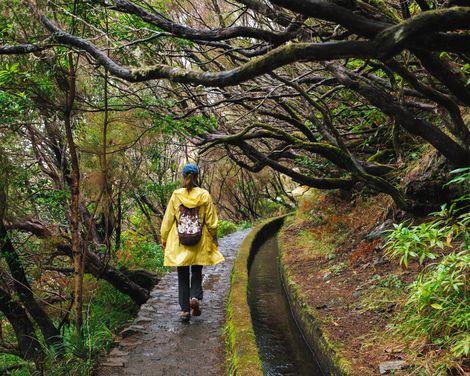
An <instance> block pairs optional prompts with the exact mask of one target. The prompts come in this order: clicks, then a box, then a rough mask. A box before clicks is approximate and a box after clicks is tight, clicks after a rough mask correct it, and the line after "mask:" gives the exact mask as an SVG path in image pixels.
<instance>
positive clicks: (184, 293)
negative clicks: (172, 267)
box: [176, 265, 202, 312]
mask: <svg viewBox="0 0 470 376" xmlns="http://www.w3.org/2000/svg"><path fill="white" fill-rule="evenodd" d="M176 269H177V270H178V300H179V303H180V307H181V310H182V311H183V312H189V299H190V297H191V298H197V299H199V300H202V265H191V285H190V284H189V266H178V267H177V268H176Z"/></svg>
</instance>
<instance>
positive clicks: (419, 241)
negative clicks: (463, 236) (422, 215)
mask: <svg viewBox="0 0 470 376" xmlns="http://www.w3.org/2000/svg"><path fill="white" fill-rule="evenodd" d="M393 226H394V229H393V230H391V231H390V233H389V235H388V236H387V242H386V243H385V247H386V249H387V250H386V254H387V255H388V256H389V257H390V258H392V259H395V258H400V265H402V266H403V267H405V268H407V267H408V262H409V260H410V258H415V259H418V260H419V263H420V264H422V263H423V262H424V261H425V260H426V259H431V260H434V259H435V258H436V254H435V253H434V252H433V249H436V248H440V249H443V248H444V247H445V246H446V245H448V243H447V242H446V241H447V239H448V238H449V235H450V234H451V233H452V231H453V230H452V228H451V227H450V226H446V225H445V224H443V222H442V221H440V220H436V221H432V222H426V223H421V224H420V225H417V226H411V227H408V226H406V225H405V223H400V224H394V225H393Z"/></svg>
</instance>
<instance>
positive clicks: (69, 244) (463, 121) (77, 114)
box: [0, 0, 470, 374]
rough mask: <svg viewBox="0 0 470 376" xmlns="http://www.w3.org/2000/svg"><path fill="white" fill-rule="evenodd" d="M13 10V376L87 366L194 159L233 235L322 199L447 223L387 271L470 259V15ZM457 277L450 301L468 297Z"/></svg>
mask: <svg viewBox="0 0 470 376" xmlns="http://www.w3.org/2000/svg"><path fill="white" fill-rule="evenodd" d="M0 14H1V18H0V38H1V41H0V106H1V109H0V120H1V121H0V169H1V175H0V178H1V179H0V237H1V243H0V245H1V256H2V257H1V260H0V311H1V314H0V315H1V316H0V317H1V325H0V352H1V353H2V354H3V355H2V364H4V366H3V367H4V368H5V370H6V369H8V370H10V371H13V372H18V374H21V373H22V372H26V373H28V372H39V373H41V372H42V373H44V372H46V373H47V374H52V373H50V372H53V371H52V368H54V369H55V370H56V371H54V372H58V373H57V374H63V373H64V372H72V373H76V374H88V373H90V372H92V369H93V367H94V365H95V357H94V355H95V353H96V350H97V349H105V348H106V347H107V346H110V344H111V343H112V341H113V336H115V333H116V331H117V330H118V329H119V328H120V327H121V326H122V325H123V323H125V322H126V320H128V319H129V318H130V317H132V315H133V314H135V311H136V309H137V308H138V306H139V305H140V304H142V303H143V302H145V300H146V299H147V298H148V296H149V291H150V290H151V289H152V287H153V286H154V284H155V283H157V281H158V278H159V276H160V275H161V273H164V272H165V270H164V269H163V268H162V251H161V248H160V246H159V243H160V241H159V236H158V229H159V223H160V220H161V218H162V215H163V212H164V209H165V205H166V202H167V201H168V198H169V195H170V194H171V192H172V190H173V189H175V188H176V187H178V186H179V184H180V182H179V179H180V176H179V171H180V167H181V165H182V164H183V163H184V162H185V161H187V160H193V161H195V162H197V163H198V164H199V165H200V166H201V169H202V175H201V182H202V186H203V187H204V188H207V189H209V190H210V191H211V193H212V195H213V197H214V200H215V202H216V205H217V207H218V209H219V212H220V215H221V218H222V219H224V220H225V221H223V222H222V224H221V235H222V234H223V233H226V232H229V231H233V230H234V229H235V228H236V225H234V224H231V222H233V223H235V224H238V225H240V226H244V227H246V226H249V224H250V223H251V222H253V221H255V220H257V219H259V218H262V217H266V216H271V215H275V214H278V213H280V212H282V211H291V210H293V209H295V207H296V200H295V199H294V197H293V194H292V191H293V190H294V189H295V188H297V187H298V186H305V187H310V188H316V189H322V190H328V191H331V192H332V193H333V195H335V197H338V198H339V199H342V200H346V201H348V202H353V203H354V202H355V201H356V200H357V199H359V198H366V199H367V198H369V197H377V195H379V196H380V197H381V200H383V202H384V203H386V205H384V206H385V207H386V209H384V218H389V219H391V220H393V221H394V222H400V221H405V220H406V219H408V218H412V219H416V218H418V223H420V222H421V221H423V217H424V216H427V215H428V214H429V213H431V212H439V213H441V217H442V218H440V219H439V220H440V222H439V221H438V224H437V225H436V220H435V219H431V222H424V223H432V226H434V227H432V226H431V225H429V226H430V227H429V228H424V229H423V230H422V233H423V234H424V235H423V234H421V235H422V237H420V236H421V235H419V234H418V235H417V234H416V232H417V231H418V230H416V229H419V228H421V227H416V228H415V227H410V226H411V225H409V223H408V222H407V223H405V224H402V225H398V226H401V227H397V229H396V232H395V233H393V234H395V235H392V237H391V238H389V243H388V244H389V248H390V249H392V251H390V252H391V253H390V255H389V256H390V258H392V259H393V258H394V257H396V258H398V259H399V260H401V264H402V265H403V266H404V267H407V264H408V262H409V260H412V259H414V258H415V259H417V261H418V263H421V264H425V265H426V263H427V262H436V260H437V261H441V260H442V262H444V263H445V262H449V261H446V259H445V256H446V255H447V256H448V255H452V254H454V256H455V255H456V256H455V257H457V259H458V260H457V261H456V262H455V263H454V264H452V265H453V266H452V267H451V269H452V268H454V269H455V268H457V269H458V268H461V265H462V262H463V264H464V265H465V264H468V263H466V262H464V261H465V259H463V257H467V256H466V253H465V251H461V250H468V233H467V227H466V226H467V224H468V216H465V215H466V212H467V209H466V205H467V203H468V198H469V197H468V193H467V190H468V179H469V174H468V167H469V166H470V142H469V141H470V131H469V129H468V124H469V111H468V107H469V105H470V90H469V85H470V77H469V76H470V58H469V54H470V34H469V32H468V25H470V7H469V6H468V3H466V2H465V1H449V2H446V3H444V2H440V1H426V0H419V1H418V0H416V1H408V0H403V1H393V0H390V1H385V2H384V1H359V0H358V1H354V0H350V1H348V0H346V1H344V0H335V1H322V0H308V1H300V0H291V1H283V0H276V1H274V0H272V1H262V0H259V1H256V0H238V1H234V2H230V1H220V0H177V1H156V0H154V1H133V2H130V1H126V0H110V1H100V0H97V1H92V0H90V1H78V0H76V1H65V2H60V1H27V0H24V1H20V0H7V1H3V2H2V3H1V4H0ZM451 171H456V172H454V174H451ZM456 176H457V178H455V177H456ZM452 178H454V181H453V183H451V184H448V182H449V181H450V180H451V179H452ZM442 205H445V206H442ZM462 216H463V217H462ZM229 221H230V222H229ZM442 221H444V222H442ZM418 226H419V225H418ZM436 228H437V229H436ZM407 231H408V233H409V232H411V233H412V234H413V235H411V236H410V237H411V238H412V239H414V240H413V241H415V243H413V241H408V242H407V241H403V242H402V243H399V242H400V241H402V240H403V239H404V236H405V235H406V234H407ZM413 231H414V232H413ZM436 231H437V232H436ZM403 234H405V235H403ZM429 234H431V235H429ZM393 236H395V237H393ZM417 238H418V239H420V240H419V241H418V240H416V239H417ZM423 239H424V240H423ZM405 240H406V239H405ZM394 241H396V242H398V243H393V242H394ZM423 244H424V245H423ZM465 247H466V248H465ZM435 248H436V249H439V250H440V251H439V252H437V251H435ZM420 250H421V251H420ZM423 268H424V265H423ZM454 269H452V270H454ZM452 270H451V271H449V272H448V273H447V275H451V274H452V273H451V272H452ZM454 271H455V270H454ZM456 273H457V275H452V281H454V282H455V281H457V282H455V283H453V284H451V286H452V289H453V290H455V291H456V294H454V295H452V294H450V293H449V292H448V291H443V292H442V294H443V297H442V299H443V301H446V302H449V304H451V305H450V306H449V307H451V306H452V305H453V304H457V305H458V306H459V307H461V304H463V303H465V301H466V300H467V299H468V281H467V275H468V269H466V268H463V269H462V268H461V269H459V270H458V271H457V272H456ZM447 297H450V298H449V299H450V300H446V299H447ZM436 299H437V300H436ZM440 299H441V298H435V297H428V301H427V302H425V303H424V306H422V307H421V306H419V308H418V309H417V311H414V312H415V314H416V315H418V316H420V315H421V316H422V315H424V316H423V317H425V318H426V320H427V319H428V317H429V316H426V315H427V313H426V312H428V313H432V314H434V313H436V312H440V314H441V316H439V317H437V318H435V320H437V321H436V322H437V324H436V325H437V326H436V328H437V329H436V331H435V335H434V334H433V335H434V337H433V338H431V339H430V340H431V342H432V341H433V340H436V339H437V340H439V341H440V342H439V341H437V340H436V341H437V342H436V346H438V348H439V349H441V350H442V349H444V350H445V351H450V353H451V354H452V355H451V356H450V358H449V359H450V360H449V362H448V363H445V364H444V363H443V364H444V365H443V367H444V368H443V369H446V370H447V369H458V368H459V367H460V368H461V367H462V366H461V365H462V359H463V358H464V357H465V356H466V355H468V352H469V344H468V341H469V337H468V334H466V335H465V334H463V333H465V332H467V333H468V325H469V324H468V321H469V320H468V315H469V313H468V309H467V310H465V309H463V310H462V311H458V314H459V315H461V316H459V317H457V318H456V320H457V321H456V323H453V324H452V325H454V324H455V325H454V326H452V328H449V327H448V325H447V324H445V325H444V324H442V322H443V320H444V319H443V318H444V317H445V315H444V313H445V312H450V311H453V310H454V309H453V308H452V309H451V308H449V307H447V308H448V310H446V309H447V308H446V309H444V307H445V306H444V305H443V304H442V302H441V300H440ZM433 305H434V306H433ZM452 307H454V306H452ZM454 308H455V307H454ZM441 311H442V312H441ZM103 316H106V317H108V319H107V320H105V321H103V320H101V317H103ZM431 316H432V315H431ZM416 325H418V324H416ZM439 325H440V326H439ZM441 327H443V328H441ZM439 328H441V329H442V330H441V329H439ZM422 329H423V330H422V332H421V334H417V337H419V338H421V337H422V336H423V333H425V332H426V331H428V330H427V329H426V328H425V327H423V328H422ZM428 329H429V328H428ZM433 333H434V332H433ZM439 346H440V347H439ZM446 354H447V353H446ZM53 365H54V367H53ZM61 367H62V368H61ZM15 370H17V371H15ZM64 370H65V371H64ZM61 372H62V373H61Z"/></svg>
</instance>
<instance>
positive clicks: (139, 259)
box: [116, 230, 167, 273]
mask: <svg viewBox="0 0 470 376" xmlns="http://www.w3.org/2000/svg"><path fill="white" fill-rule="evenodd" d="M163 255H164V254H163V249H162V247H161V246H160V245H159V244H157V243H156V242H155V241H154V239H152V238H150V237H148V236H142V235H140V234H138V233H137V232H136V231H133V230H127V231H124V232H123V234H122V247H121V249H120V250H119V251H117V252H116V257H117V265H118V266H120V267H126V268H128V269H146V270H149V271H151V272H157V273H164V272H165V271H166V270H167V269H166V268H165V267H164V266H163Z"/></svg>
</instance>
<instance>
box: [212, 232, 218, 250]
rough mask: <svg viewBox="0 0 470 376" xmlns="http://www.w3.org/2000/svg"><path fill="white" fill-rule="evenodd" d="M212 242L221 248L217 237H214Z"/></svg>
mask: <svg viewBox="0 0 470 376" xmlns="http://www.w3.org/2000/svg"><path fill="white" fill-rule="evenodd" d="M212 241H213V242H214V244H215V245H216V246H217V247H218V246H219V240H218V239H217V235H214V236H213V237H212Z"/></svg>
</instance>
